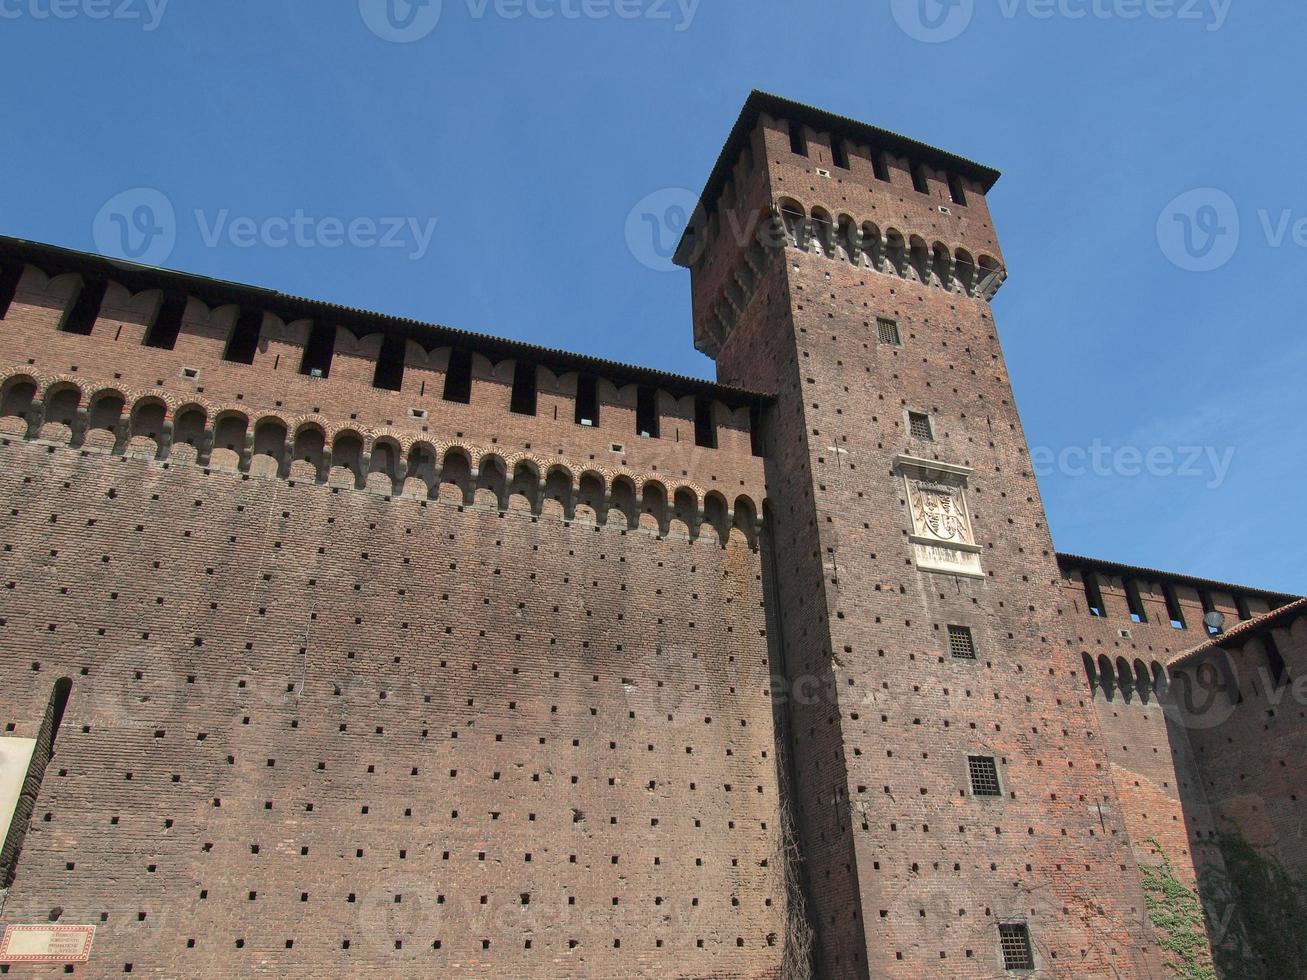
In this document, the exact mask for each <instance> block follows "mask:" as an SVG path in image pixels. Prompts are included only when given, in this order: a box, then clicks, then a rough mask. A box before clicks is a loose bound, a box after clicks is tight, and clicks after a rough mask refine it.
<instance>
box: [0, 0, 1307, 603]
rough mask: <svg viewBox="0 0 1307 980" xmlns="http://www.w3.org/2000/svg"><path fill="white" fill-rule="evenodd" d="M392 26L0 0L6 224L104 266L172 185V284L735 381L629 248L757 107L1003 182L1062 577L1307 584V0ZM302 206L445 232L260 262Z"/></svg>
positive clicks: (865, 8)
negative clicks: (1070, 568)
mask: <svg viewBox="0 0 1307 980" xmlns="http://www.w3.org/2000/svg"><path fill="white" fill-rule="evenodd" d="M387 2H389V0H364V2H363V3H362V5H360V2H359V0H331V2H323V0H224V2H222V3H202V2H198V0H171V2H167V3H165V2H163V0H0V80H3V83H4V91H5V93H6V97H5V99H4V108H3V119H4V132H5V135H6V139H5V149H4V153H3V155H2V156H0V168H2V170H3V180H2V181H0V232H2V233H4V234H8V235H14V236H19V237H25V238H33V239H37V240H42V241H47V242H53V243H57V244H61V245H67V246H71V247H75V248H81V249H87V250H97V246H96V241H97V240H96V238H95V227H96V224H95V223H96V218H97V215H99V214H100V213H101V211H102V209H103V208H104V206H105V204H106V202H108V201H110V199H112V198H114V196H115V195H118V194H119V193H120V192H123V191H127V190H130V189H134V188H141V187H145V188H152V189H155V190H157V191H159V192H161V193H162V194H163V195H164V196H165V197H166V198H167V200H168V201H169V202H170V203H171V205H172V206H173V207H174V208H175V211H176V215H177V219H176V241H175V245H174V246H173V247H172V249H171V251H170V252H169V254H168V256H167V260H166V262H165V263H164V264H166V265H168V266H170V267H173V268H179V269H184V270H186V271H191V272H196V273H202V274H205V275H209V276H213V277H217V278H223V279H232V280H239V281H245V282H251V283H257V284H260V285H265V286H269V287H273V288H277V289H280V290H283V291H286V292H291V293H298V294H301V295H308V296H313V297H317V298H322V299H327V300H331V301H335V302H339V303H346V304H350V305H354V306H362V307H368V308H373V309H378V310H384V311H387V312H391V313H397V314H402V315H408V316H413V317H418V318H422V319H426V320H434V321H438V322H442V323H447V324H450V325H454V326H459V327H463V328H466V329H471V330H479V331H485V332H488V333H494V334H500V335H504V336H508V337H514V338H520V339H523V340H528V341H532V342H535V343H541V344H548V345H551V346H559V347H566V348H570V349H574V350H579V351H584V352H587V353H592V354H597V355H600V356H604V357H609V358H614V359H618V360H623V361H630V362H635V363H638V364H645V365H649V366H653V367H658V368H663V369H667V370H671V371H678V372H682V373H687V374H694V375H702V376H707V377H710V376H711V375H712V371H713V366H712V364H711V363H710V362H709V361H708V360H707V359H706V358H704V357H702V356H701V355H699V354H697V353H696V352H695V351H694V349H693V346H692V344H691V336H690V311H689V281H688V276H687V274H686V273H683V272H680V271H676V272H666V271H657V270H655V269H651V268H649V267H648V266H647V265H646V264H643V263H641V262H640V261H637V259H636V257H635V256H634V255H633V253H632V249H631V248H629V247H628V244H627V236H626V233H625V228H626V223H627V217H628V215H629V214H630V213H631V211H632V209H633V207H635V205H636V203H637V202H639V201H640V200H641V199H643V198H645V197H646V196H647V195H649V194H652V193H655V192H658V191H662V190H664V189H669V188H672V189H674V188H689V189H691V190H695V191H697V190H698V189H699V188H700V187H701V186H702V184H703V182H704V180H705V179H706V177H707V175H708V172H709V170H710V168H711V166H712V164H713V162H714V161H715V159H716V157H717V153H718V151H719V149H720V146H721V143H722V141H723V139H724V138H725V136H726V134H727V132H728V130H729V128H730V126H731V124H732V122H733V121H734V119H735V117H736V115H737V113H738V111H739V108H740V105H741V103H742V101H743V99H744V98H745V96H746V94H747V93H748V91H749V90H750V89H751V88H755V87H756V88H762V89H765V90H768V91H772V92H775V93H777V94H781V95H785V96H788V97H790V98H794V99H797V100H800V101H804V102H809V103H812V104H815V105H818V106H822V107H824V108H828V109H831V110H833V111H835V112H838V113H841V114H844V115H848V116H853V117H856V118H858V119H863V120H866V121H868V122H872V123H874V124H876V125H879V126H882V127H884V128H887V129H891V130H895V131H898V132H902V133H905V134H908V135H910V136H913V137H915V138H918V139H920V140H923V141H926V142H929V143H934V144H937V145H940V146H943V147H945V148H947V149H950V150H953V151H956V152H958V153H961V154H963V155H965V156H969V157H971V158H973V159H977V160H980V161H982V162H984V163H988V164H991V165H993V166H995V167H997V168H999V169H1001V170H1002V171H1003V172H1004V177H1003V179H1002V180H1001V181H1000V183H999V184H998V186H997V188H995V191H994V193H993V194H992V196H991V199H990V203H991V207H992V209H993V211H994V214H995V216H996V218H997V222H998V226H999V231H1000V234H1001V236H1002V240H1003V243H1004V247H1005V253H1006V256H1007V260H1008V265H1009V268H1010V272H1011V277H1010V279H1009V281H1008V283H1007V285H1006V286H1005V287H1004V289H1003V290H1002V292H1001V293H1000V294H999V296H998V299H997V301H996V304H995V308H996V315H997V318H998V323H999V327H1000V333H1001V337H1002V339H1003V342H1004V345H1005V349H1006V352H1007V356H1008V360H1009V364H1010V367H1011V373H1012V377H1013V380H1014V383H1015V385H1016V392H1017V399H1018V404H1019V405H1020V408H1021V410H1022V415H1023V418H1024V420H1025V424H1026V427H1027V431H1028V433H1029V436H1030V439H1031V442H1032V445H1034V446H1036V447H1042V448H1043V449H1044V450H1045V459H1046V460H1047V461H1048V465H1046V466H1045V467H1044V469H1045V470H1046V471H1047V472H1046V475H1043V476H1042V479H1041V483H1042V486H1043V491H1044V494H1045V500H1046V503H1047V505H1048V508H1049V511H1050V514H1049V517H1050V521H1051V525H1052V528H1053V533H1054V537H1055V540H1056V543H1057V546H1058V547H1059V548H1060V549H1061V550H1063V551H1072V552H1079V553H1088V554H1091V555H1097V556H1103V557H1108V558H1112V559H1116V560H1120V561H1127V562H1132V563H1139V564H1145V565H1154V566H1160V567H1163V568H1169V569H1174V570H1177V571H1186V572H1190V573H1193V574H1200V575H1206V576H1210V577H1214V578H1220V579H1227V580H1234V581H1240V582H1247V583H1249V584H1255V585H1262V586H1265V587H1271V588H1282V589H1286V590H1293V591H1296V592H1300V593H1301V592H1307V571H1304V562H1303V559H1302V555H1303V546H1302V544H1301V541H1302V533H1303V532H1302V530H1301V528H1300V525H1301V523H1302V520H1301V518H1302V512H1303V502H1304V497H1307V494H1305V493H1304V489H1303V488H1304V484H1307V454H1304V451H1303V450H1304V434H1305V432H1307V423H1305V421H1304V415H1305V414H1307V413H1304V407H1305V405H1307V394H1305V392H1307V331H1304V329H1303V327H1304V322H1303V321H1304V306H1303V303H1302V299H1301V295H1302V283H1303V281H1304V275H1303V273H1304V269H1305V267H1307V226H1304V228H1303V229H1302V230H1301V231H1300V234H1299V236H1298V240H1297V242H1295V236H1294V230H1293V226H1292V224H1291V223H1290V224H1289V225H1284V224H1283V222H1284V216H1285V215H1286V214H1287V215H1288V216H1289V218H1290V221H1291V222H1292V221H1298V220H1301V219H1304V218H1307V190H1305V187H1307V184H1305V183H1304V177H1303V161H1304V159H1307V154H1305V153H1304V150H1305V149H1307V114H1305V113H1304V111H1303V108H1302V78H1301V74H1302V71H1301V64H1302V57H1303V51H1302V46H1303V42H1304V40H1305V39H1307V8H1304V6H1303V5H1302V4H1299V3H1277V4H1270V3H1253V2H1251V0H1197V2H1195V0H1170V2H1168V0H1056V2H1054V0H953V2H954V3H955V4H956V6H953V7H945V6H942V5H941V4H940V2H939V0H879V2H870V3H848V2H838V3H837V2H828V0H805V2H803V3H796V2H793V0H786V2H781V0H747V2H746V0H702V2H696V0H586V2H585V3H583V2H582V0H533V2H532V5H531V6H530V7H528V6H527V4H526V3H525V2H518V0H443V5H441V6H440V8H439V14H440V17H439V19H438V20H434V19H433V18H432V14H433V13H434V12H435V11H436V8H435V7H431V6H428V7H426V8H409V7H408V5H407V4H406V3H405V2H404V0H395V3H396V6H395V7H394V9H392V10H389V11H387V10H386V9H385V8H386V3H387ZM532 11H534V13H532ZM619 11H620V12H621V13H623V14H625V15H626V16H619ZM101 12H108V13H111V14H115V15H121V16H112V17H110V18H108V19H100V17H99V16H98V14H100V13H101ZM1078 12H1084V13H1086V16H1082V17H1077V16H1074V15H1075V14H1077V13H1078ZM55 13H62V14H63V15H64V16H62V17H60V16H55ZM514 13H520V16H513V14H514ZM549 13H552V14H553V16H551V17H546V16H539V15H543V14H549ZM576 13H580V14H581V16H568V15H569V14H576ZM388 14H389V17H388V16H387V15H388ZM605 14H606V16H604V15H605ZM133 15H134V16H133ZM1135 15H1138V16H1135ZM1168 15H1169V16H1168ZM395 25H398V26H395ZM406 25H407V26H406ZM901 25H906V27H907V29H906V30H905V28H904V27H903V26H901ZM149 28H152V29H149ZM374 28H375V29H374ZM428 29H429V32H428ZM395 32H398V33H399V34H400V35H401V36H405V37H410V38H411V37H413V36H415V35H416V34H419V33H424V34H425V36H423V37H422V38H421V39H419V40H409V41H406V42H402V43H401V42H398V41H391V40H386V39H384V38H383V35H387V34H393V33H395ZM951 34H956V35H957V36H956V37H952V38H951V39H949V40H943V41H940V40H938V39H939V38H940V37H942V36H946V35H951ZM923 36H925V37H930V38H933V39H934V40H931V41H925V40H921V39H920V38H921V37H923ZM1196 188H1215V189H1218V190H1219V191H1221V192H1223V193H1224V194H1225V195H1228V197H1221V196H1216V197H1213V196H1211V195H1210V194H1209V195H1202V196H1200V198H1199V199H1198V201H1197V203H1196V204H1195V205H1194V206H1193V207H1191V209H1190V210H1191V215H1190V218H1191V219H1192V220H1193V221H1195V222H1196V226H1195V227H1196V229H1197V230H1196V231H1195V234H1196V235H1198V236H1200V237H1199V238H1196V239H1192V240H1191V245H1192V244H1193V243H1194V242H1196V243H1197V245H1196V246H1194V248H1193V251H1192V253H1191V256H1190V257H1191V258H1193V257H1195V256H1196V257H1197V259H1196V261H1198V263H1199V264H1201V263H1202V262H1203V261H1205V260H1206V259H1212V260H1214V261H1215V262H1219V263H1221V264H1220V267H1219V268H1216V269H1215V270H1212V271H1205V272H1195V271H1188V270H1186V269H1183V268H1181V267H1180V265H1183V264H1186V263H1187V261H1188V260H1187V259H1186V258H1185V256H1184V255H1178V256H1177V252H1176V249H1177V247H1178V245H1177V243H1178V242H1181V241H1182V239H1180V238H1177V237H1176V236H1177V235H1179V234H1180V233H1181V232H1182V230H1183V225H1182V222H1183V221H1184V220H1186V219H1185V218H1184V216H1181V217H1180V218H1179V219H1178V220H1177V218H1176V215H1174V214H1171V213H1169V212H1168V213H1164V212H1166V209H1167V208H1168V205H1169V204H1170V202H1172V201H1173V200H1174V199H1175V198H1176V197H1177V196H1179V195H1181V194H1183V193H1185V192H1188V191H1191V190H1194V189H1196ZM1189 200H1190V201H1192V198H1191V199H1189ZM297 210H298V211H300V212H302V213H303V214H304V215H305V216H306V217H311V218H314V219H323V218H333V217H334V218H339V219H341V220H342V221H345V222H348V221H352V220H354V219H367V218H372V219H384V218H389V217H404V218H412V219H414V220H415V221H416V222H417V225H418V227H419V228H423V227H424V226H425V223H426V222H427V221H429V220H430V219H434V220H435V222H436V226H435V231H434V235H433V237H432V238H431V241H430V247H429V249H427V250H426V251H425V253H424V254H420V257H414V256H415V255H419V253H422V248H421V245H420V239H419V238H418V237H417V236H414V235H413V233H412V232H409V231H406V232H405V233H404V236H401V238H400V240H401V241H406V242H407V243H408V247H405V248H380V247H372V246H369V245H368V243H367V242H366V240H362V241H360V243H359V244H357V245H355V246H346V247H340V248H329V247H325V246H324V245H323V244H322V243H321V242H319V241H315V239H313V238H312V237H309V238H308V239H307V240H309V241H310V242H313V244H310V245H307V246H296V245H294V244H291V245H288V246H286V247H276V242H278V241H281V240H282V237H281V236H280V235H277V234H274V235H273V237H272V238H270V239H269V240H266V241H260V242H259V243H258V244H256V245H255V246H254V247H250V248H244V247H239V245H238V244H237V243H238V242H239V241H240V240H241V237H240V233H239V229H240V227H241V226H233V225H232V224H231V222H233V221H235V219H238V218H253V219H255V220H257V221H260V222H261V221H263V220H264V219H267V218H271V217H277V216H282V217H285V218H292V217H293V216H294V215H295V213H296V211H297ZM196 211H200V212H202V215H203V221H199V220H197V219H196V217H195V212H196ZM1260 212H1265V213H1266V215H1267V217H1266V220H1265V221H1263V219H1262V217H1261V216H1260V214H1259V213H1260ZM224 214H225V218H226V222H227V223H226V224H225V225H223V226H222V228H223V230H222V233H221V234H219V235H218V237H217V239H216V241H212V242H211V241H206V228H208V229H211V228H212V227H213V226H214V225H216V224H218V223H219V222H222V221H223V218H224ZM1231 219H1233V221H1234V222H1236V223H1237V227H1238V228H1239V231H1240V237H1239V239H1238V246H1237V248H1234V249H1233V251H1232V253H1231V250H1230V249H1229V248H1227V247H1226V246H1227V245H1232V244H1233V241H1234V239H1233V237H1232V234H1231V232H1232V230H1233V229H1232V228H1231ZM1159 220H1160V225H1161V227H1162V228H1163V230H1164V234H1162V235H1161V236H1160V238H1159V233H1158V228H1159ZM1265 224H1269V226H1270V228H1269V232H1268V230H1267V229H1266V228H1265V227H1264V225H1265ZM314 227H315V228H317V229H318V230H319V231H321V230H324V228H325V227H326V226H320V225H315V226H314ZM1281 231H1283V235H1280V234H1279V232H1281ZM1222 234H1223V235H1224V237H1223V238H1222V239H1221V241H1220V242H1218V245H1217V247H1216V250H1215V253H1212V252H1209V251H1205V250H1204V247H1203V246H1204V245H1206V244H1210V243H1211V242H1212V241H1215V240H1216V239H1215V238H1214V237H1213V236H1214V235H1215V236H1220V235H1222ZM1202 236H1206V237H1202ZM261 237H262V236H259V235H256V236H255V238H256V239H258V238H261ZM326 240H328V241H329V240H330V234H329V233H328V235H327V239H326ZM1164 246H1165V247H1164ZM637 251H638V250H637ZM1168 256H1170V257H1168ZM1172 258H1177V261H1178V262H1179V264H1180V265H1177V262H1176V261H1172ZM1208 264H1211V263H1210V262H1209V263H1208ZM1095 446H1101V447H1106V448H1105V449H1104V450H1101V451H1100V463H1101V465H1100V466H1098V467H1095V466H1094V461H1093V458H1092V455H1091V454H1092V451H1093V449H1094V447H1095ZM1188 446H1195V447H1208V448H1210V450H1211V452H1210V453H1208V454H1204V456H1203V457H1202V461H1200V463H1199V464H1198V465H1197V466H1195V467H1185V466H1184V465H1183V464H1184V463H1185V462H1186V458H1185V457H1186V455H1187V454H1184V453H1179V454H1177V456H1176V457H1175V460H1174V463H1173V464H1168V463H1166V461H1165V459H1164V457H1155V458H1154V465H1153V466H1152V467H1151V469H1152V470H1153V472H1154V475H1130V474H1132V473H1134V471H1135V469H1136V468H1137V464H1136V463H1135V462H1133V460H1134V457H1133V456H1131V455H1129V450H1128V449H1127V454H1126V455H1124V456H1122V455H1120V453H1119V452H1118V453H1117V455H1115V456H1106V455H1101V454H1102V453H1103V452H1105V451H1106V449H1110V450H1112V451H1119V450H1121V449H1122V448H1123V447H1134V448H1137V449H1138V450H1139V451H1140V452H1142V453H1146V452H1148V451H1149V450H1159V451H1160V450H1164V449H1167V448H1170V449H1173V450H1179V449H1181V448H1182V447H1188ZM1068 450H1069V453H1068ZM1231 451H1233V457H1232V458H1231V457H1229V455H1228V454H1229V453H1230V452H1231ZM1081 452H1083V454H1084V457H1083V461H1082V457H1081V455H1080V453H1081ZM1213 459H1215V460H1216V461H1217V462H1216V463H1214V462H1213ZM1226 460H1229V465H1228V470H1227V469H1226V467H1225V466H1224V461H1226ZM1113 461H1115V463H1113ZM1095 469H1100V470H1105V471H1106V472H1102V473H1098V474H1096V473H1095V472H1094V470H1095ZM1191 469H1193V470H1196V471H1197V472H1198V474H1199V475H1196V476H1188V475H1184V474H1185V473H1187V472H1188V471H1189V470H1191ZM1171 470H1176V471H1179V472H1174V473H1173V472H1170V471H1171Z"/></svg>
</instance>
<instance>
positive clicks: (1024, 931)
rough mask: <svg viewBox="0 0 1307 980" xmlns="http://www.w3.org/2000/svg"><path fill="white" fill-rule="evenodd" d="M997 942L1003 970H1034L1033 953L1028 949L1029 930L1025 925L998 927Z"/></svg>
mask: <svg viewBox="0 0 1307 980" xmlns="http://www.w3.org/2000/svg"><path fill="white" fill-rule="evenodd" d="M998 941H999V945H1000V946H1001V947H1002V950H1003V969H1005V970H1033V969H1034V968H1035V953H1034V951H1033V950H1032V949H1031V948H1030V930H1029V928H1027V927H1026V925H1025V923H1008V924H1003V925H1000V926H999V927H998Z"/></svg>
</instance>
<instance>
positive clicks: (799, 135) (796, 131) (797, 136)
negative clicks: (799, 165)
mask: <svg viewBox="0 0 1307 980" xmlns="http://www.w3.org/2000/svg"><path fill="white" fill-rule="evenodd" d="M790 152H791V153H795V154H797V155H799V156H801V157H806V156H807V155H808V141H807V140H806V139H804V136H803V126H802V125H801V124H800V123H796V122H792V123H790Z"/></svg>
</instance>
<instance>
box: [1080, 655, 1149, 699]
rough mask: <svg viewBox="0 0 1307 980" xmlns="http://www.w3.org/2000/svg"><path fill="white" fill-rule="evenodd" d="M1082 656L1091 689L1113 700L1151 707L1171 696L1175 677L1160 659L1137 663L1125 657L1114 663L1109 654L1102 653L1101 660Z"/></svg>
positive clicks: (1136, 660) (1137, 659)
mask: <svg viewBox="0 0 1307 980" xmlns="http://www.w3.org/2000/svg"><path fill="white" fill-rule="evenodd" d="M1081 657H1082V658H1083V659H1084V664H1085V676H1086V678H1088V680H1089V688H1090V690H1091V691H1094V692H1095V693H1098V692H1099V691H1101V692H1102V694H1103V696H1104V697H1105V698H1107V699H1108V700H1109V701H1110V700H1112V699H1113V698H1118V697H1119V698H1120V699H1121V700H1123V701H1139V702H1142V703H1144V704H1151V703H1156V702H1159V701H1165V700H1166V699H1167V698H1168V697H1169V696H1170V693H1171V677H1170V675H1169V673H1168V672H1167V670H1166V668H1165V667H1163V666H1162V665H1161V664H1160V663H1158V662H1157V661H1156V660H1154V661H1151V662H1150V663H1147V664H1145V663H1144V662H1143V661H1142V660H1140V659H1139V658H1137V657H1136V658H1135V659H1134V660H1133V661H1130V660H1127V659H1126V658H1125V657H1117V658H1116V659H1115V660H1113V659H1112V658H1111V657H1109V656H1107V654H1100V655H1099V657H1098V659H1097V660H1095V659H1094V658H1093V657H1091V656H1090V655H1089V654H1087V653H1082V654H1081Z"/></svg>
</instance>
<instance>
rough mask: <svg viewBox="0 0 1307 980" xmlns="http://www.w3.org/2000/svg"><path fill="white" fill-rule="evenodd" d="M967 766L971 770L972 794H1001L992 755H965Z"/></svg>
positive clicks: (996, 766) (996, 764) (1001, 790)
mask: <svg viewBox="0 0 1307 980" xmlns="http://www.w3.org/2000/svg"><path fill="white" fill-rule="evenodd" d="M967 768H968V769H969V770H970V772H971V793H972V795H973V796H1002V795H1003V787H1001V786H1000V785H999V782H998V763H997V762H996V761H995V759H994V757H993V756H992V755H969V756H967Z"/></svg>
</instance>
